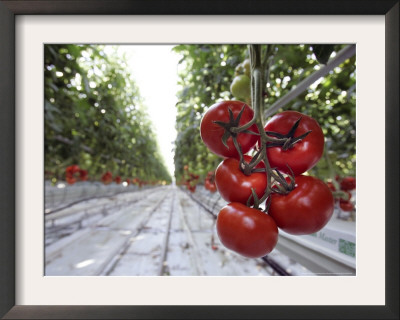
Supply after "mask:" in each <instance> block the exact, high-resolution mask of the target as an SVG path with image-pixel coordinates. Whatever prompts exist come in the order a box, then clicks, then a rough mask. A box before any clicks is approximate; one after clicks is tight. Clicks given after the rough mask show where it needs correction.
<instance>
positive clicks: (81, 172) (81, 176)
mask: <svg viewBox="0 0 400 320" xmlns="http://www.w3.org/2000/svg"><path fill="white" fill-rule="evenodd" d="M88 179H89V176H88V171H87V170H83V169H79V180H81V181H87V180H88Z"/></svg>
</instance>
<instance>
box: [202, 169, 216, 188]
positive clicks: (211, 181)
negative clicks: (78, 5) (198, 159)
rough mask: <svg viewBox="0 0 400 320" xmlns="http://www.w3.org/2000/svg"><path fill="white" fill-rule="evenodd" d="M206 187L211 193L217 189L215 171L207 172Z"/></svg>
mask: <svg viewBox="0 0 400 320" xmlns="http://www.w3.org/2000/svg"><path fill="white" fill-rule="evenodd" d="M204 188H205V189H206V190H208V191H210V192H211V193H214V192H215V191H217V186H216V185H215V172H214V171H209V172H208V173H207V176H206V178H205V180H204Z"/></svg>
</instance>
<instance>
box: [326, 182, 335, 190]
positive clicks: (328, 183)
mask: <svg viewBox="0 0 400 320" xmlns="http://www.w3.org/2000/svg"><path fill="white" fill-rule="evenodd" d="M326 185H327V186H328V188H329V189H330V190H331V191H336V187H335V185H334V184H333V182H330V181H328V182H327V183H326Z"/></svg>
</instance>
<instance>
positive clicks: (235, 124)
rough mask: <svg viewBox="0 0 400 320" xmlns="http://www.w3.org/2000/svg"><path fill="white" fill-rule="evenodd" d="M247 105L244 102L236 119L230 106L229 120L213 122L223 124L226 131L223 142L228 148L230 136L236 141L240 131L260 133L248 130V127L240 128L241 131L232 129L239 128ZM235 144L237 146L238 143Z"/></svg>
mask: <svg viewBox="0 0 400 320" xmlns="http://www.w3.org/2000/svg"><path fill="white" fill-rule="evenodd" d="M245 106H246V105H245V104H243V107H242V109H241V110H240V112H239V114H238V116H237V117H236V119H235V117H234V115H233V112H232V110H231V108H228V112H229V122H223V121H213V123H215V124H217V125H219V126H221V127H222V128H224V129H225V133H224V134H223V136H222V143H223V144H224V146H225V147H227V148H229V147H228V143H227V141H228V139H229V137H232V139H233V140H234V141H235V139H236V137H237V135H238V134H239V132H243V133H248V134H253V135H258V133H256V132H253V131H251V130H248V129H245V130H243V131H242V130H240V131H237V130H232V129H233V128H239V122H240V119H241V117H242V114H243V111H244V109H245ZM235 146H236V144H235Z"/></svg>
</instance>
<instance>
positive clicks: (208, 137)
mask: <svg viewBox="0 0 400 320" xmlns="http://www.w3.org/2000/svg"><path fill="white" fill-rule="evenodd" d="M243 106H244V111H243V114H242V116H241V118H240V121H239V126H242V125H244V124H246V123H248V122H249V121H250V120H251V119H252V118H253V115H254V112H253V109H251V108H250V107H249V106H248V105H246V104H245V103H244V102H241V101H222V102H218V103H216V104H214V105H212V106H211V107H210V109H208V110H207V112H206V113H205V115H204V117H203V119H202V120H201V123H200V135H201V139H202V140H203V142H204V144H205V145H206V146H207V147H208V149H210V150H211V151H212V152H214V153H215V154H216V155H218V156H220V157H225V158H231V157H235V158H239V154H238V152H237V150H236V148H235V145H234V144H233V140H232V137H229V138H228V140H227V145H228V148H227V147H226V146H225V145H224V144H223V143H222V136H223V135H224V133H225V129H224V128H223V127H221V126H220V125H218V124H216V123H214V121H222V122H225V123H227V122H229V111H228V109H231V111H232V113H233V116H234V118H235V119H236V118H237V116H238V114H239V112H240V111H241V110H242V108H243ZM249 130H250V131H253V132H256V133H258V130H257V126H256V125H255V124H254V125H252V126H251V127H250V128H249ZM237 140H238V142H239V144H240V146H241V148H242V152H243V153H247V152H248V151H250V149H251V148H253V147H254V145H255V144H256V142H257V140H258V136H256V135H252V134H248V133H243V132H242V133H239V134H238V135H237Z"/></svg>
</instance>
